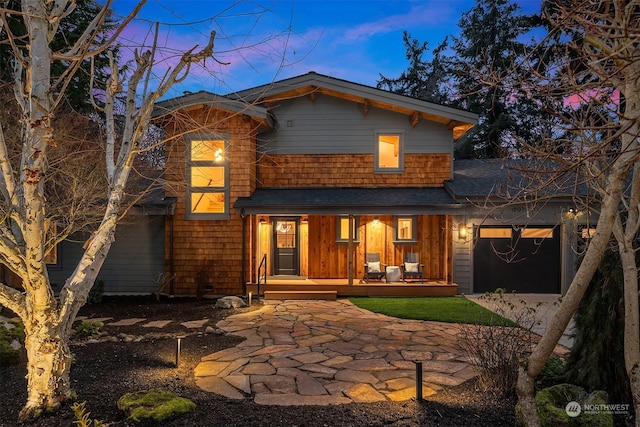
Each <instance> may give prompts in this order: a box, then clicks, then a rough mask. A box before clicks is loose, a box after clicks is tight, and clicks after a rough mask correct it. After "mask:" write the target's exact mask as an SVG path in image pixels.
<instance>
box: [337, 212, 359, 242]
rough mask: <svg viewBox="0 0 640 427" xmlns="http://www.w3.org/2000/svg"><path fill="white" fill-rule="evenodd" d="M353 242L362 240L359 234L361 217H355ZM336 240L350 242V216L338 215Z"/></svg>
mask: <svg viewBox="0 0 640 427" xmlns="http://www.w3.org/2000/svg"><path fill="white" fill-rule="evenodd" d="M352 219H353V240H352V241H353V242H355V243H358V242H359V241H360V239H359V234H358V225H359V222H360V221H359V218H358V217H353V218H352ZM336 242H338V243H347V242H349V217H348V216H338V217H336Z"/></svg>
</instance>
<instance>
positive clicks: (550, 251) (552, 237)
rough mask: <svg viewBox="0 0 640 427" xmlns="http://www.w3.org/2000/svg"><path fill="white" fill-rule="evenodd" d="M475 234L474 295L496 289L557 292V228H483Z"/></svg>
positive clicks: (558, 246) (558, 253) (520, 291)
mask: <svg viewBox="0 0 640 427" xmlns="http://www.w3.org/2000/svg"><path fill="white" fill-rule="evenodd" d="M476 233H477V236H476V237H477V240H476V246H475V248H474V252H473V272H474V274H473V282H474V291H475V292H476V293H484V292H489V291H495V290H496V288H505V289H507V291H509V292H512V291H515V292H518V293H554V294H555V293H560V231H559V230H558V227H511V226H507V227H504V226H503V227H488V226H483V227H480V228H479V229H477V230H476Z"/></svg>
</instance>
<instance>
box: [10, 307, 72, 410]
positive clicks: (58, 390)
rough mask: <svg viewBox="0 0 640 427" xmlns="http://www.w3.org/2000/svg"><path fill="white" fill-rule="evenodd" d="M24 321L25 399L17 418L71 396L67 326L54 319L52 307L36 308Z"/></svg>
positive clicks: (66, 399) (56, 405) (45, 408)
mask: <svg viewBox="0 0 640 427" xmlns="http://www.w3.org/2000/svg"><path fill="white" fill-rule="evenodd" d="M36 310H39V312H32V313H30V315H29V316H28V318H27V322H25V335H26V339H25V348H26V350H27V382H28V384H27V390H28V395H27V403H26V404H25V406H24V407H23V408H22V411H21V412H20V416H19V419H20V421H24V420H26V419H28V418H32V417H37V416H38V415H40V413H41V411H42V410H47V409H49V408H51V409H55V408H58V407H59V406H60V404H62V403H63V402H66V401H68V400H69V399H70V398H71V383H70V381H69V368H70V367H71V352H70V350H69V346H68V338H69V337H68V332H67V331H69V330H70V328H68V327H67V325H66V324H65V323H58V322H57V316H56V313H55V310H54V309H53V308H52V307H46V308H44V307H41V308H36Z"/></svg>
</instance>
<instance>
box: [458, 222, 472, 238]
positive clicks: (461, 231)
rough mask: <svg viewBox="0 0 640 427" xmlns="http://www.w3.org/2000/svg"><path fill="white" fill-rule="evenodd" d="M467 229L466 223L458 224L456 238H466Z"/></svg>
mask: <svg viewBox="0 0 640 427" xmlns="http://www.w3.org/2000/svg"><path fill="white" fill-rule="evenodd" d="M468 231H469V230H468V229H467V225H466V224H463V223H460V224H458V239H466V238H467V233H468Z"/></svg>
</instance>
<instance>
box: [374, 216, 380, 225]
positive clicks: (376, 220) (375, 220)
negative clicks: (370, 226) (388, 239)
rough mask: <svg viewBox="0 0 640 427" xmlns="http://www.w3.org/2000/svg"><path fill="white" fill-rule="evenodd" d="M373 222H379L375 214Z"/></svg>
mask: <svg viewBox="0 0 640 427" xmlns="http://www.w3.org/2000/svg"><path fill="white" fill-rule="evenodd" d="M373 222H374V224H377V223H379V222H380V218H378V217H377V216H374V217H373Z"/></svg>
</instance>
